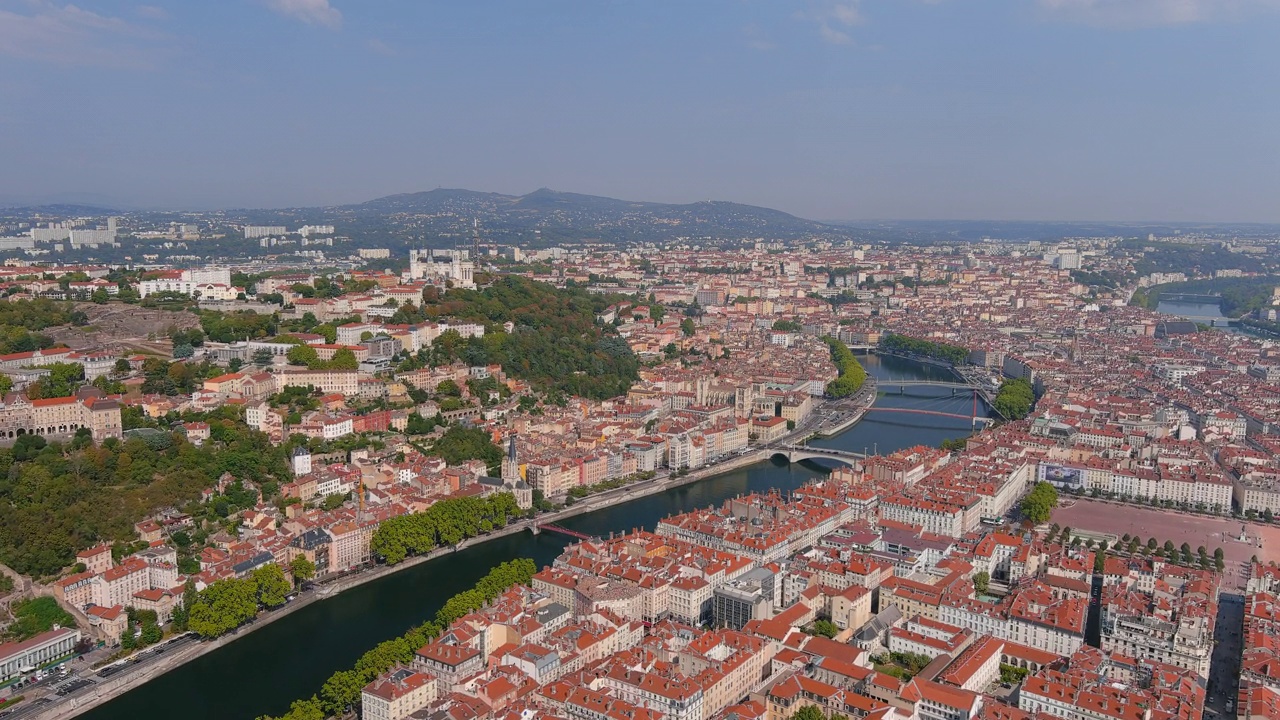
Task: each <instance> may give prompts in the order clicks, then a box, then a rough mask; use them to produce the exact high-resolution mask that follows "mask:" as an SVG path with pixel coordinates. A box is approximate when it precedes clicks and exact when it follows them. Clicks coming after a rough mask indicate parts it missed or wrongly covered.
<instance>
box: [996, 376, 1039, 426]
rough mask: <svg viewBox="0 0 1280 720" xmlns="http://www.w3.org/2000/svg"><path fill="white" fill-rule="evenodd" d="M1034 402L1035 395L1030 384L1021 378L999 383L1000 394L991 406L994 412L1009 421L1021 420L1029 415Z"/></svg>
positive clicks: (997, 394)
mask: <svg viewBox="0 0 1280 720" xmlns="http://www.w3.org/2000/svg"><path fill="white" fill-rule="evenodd" d="M1035 402H1036V393H1035V391H1034V390H1033V389H1032V388H1031V383H1029V382H1027V381H1026V380H1023V379H1022V378H1012V379H1009V380H1005V381H1004V382H1002V383H1000V392H998V393H996V398H995V400H994V401H992V403H991V406H992V407H993V408H995V411H996V412H998V413H1000V414H1001V415H1003V416H1004V417H1005V418H1007V419H1009V420H1021V419H1022V418H1024V417H1026V416H1027V415H1029V414H1030V413H1031V408H1032V406H1034V405H1035Z"/></svg>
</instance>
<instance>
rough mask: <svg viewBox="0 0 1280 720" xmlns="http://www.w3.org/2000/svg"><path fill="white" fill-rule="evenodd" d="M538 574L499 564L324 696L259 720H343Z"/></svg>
mask: <svg viewBox="0 0 1280 720" xmlns="http://www.w3.org/2000/svg"><path fill="white" fill-rule="evenodd" d="M537 570H538V567H537V565H536V564H535V563H534V562H533V561H532V560H530V559H528V558H519V559H516V560H510V561H508V562H504V563H502V564H501V565H498V566H497V567H495V568H493V569H492V570H490V571H489V573H488V574H487V575H485V576H484V577H482V578H480V580H479V582H477V583H476V584H475V587H473V588H472V589H470V590H466V591H464V592H461V593H458V594H457V595H454V596H453V597H451V598H449V600H447V601H446V602H445V603H444V605H443V606H442V607H441V608H440V609H439V610H438V611H437V612H436V616H435V619H433V620H430V621H428V622H425V623H423V624H422V625H419V626H417V627H415V628H413V629H411V630H410V631H409V632H407V633H405V634H404V635H402V636H400V637H398V638H393V639H391V640H386V641H383V642H381V643H379V644H378V645H377V646H376V647H374V648H373V649H372V650H369V651H368V652H366V653H365V654H364V655H362V656H360V659H359V660H357V661H356V664H355V666H354V667H352V668H351V669H350V670H339V671H338V672H336V673H334V674H333V675H331V676H330V677H329V679H328V680H326V681H325V683H324V685H323V686H322V687H321V688H320V692H319V693H317V694H315V695H312V696H311V697H309V698H307V699H305V700H295V701H294V702H293V704H292V705H290V706H289V711H288V712H287V713H285V714H284V715H281V716H280V717H279V718H272V717H270V716H267V715H263V716H261V717H260V718H258V720H324V718H327V717H331V716H341V715H342V714H344V713H346V712H348V710H349V708H352V707H355V706H357V705H358V704H359V702H360V692H361V690H363V689H364V687H365V686H366V685H368V684H369V683H371V682H373V680H374V678H376V677H378V676H379V675H381V674H382V673H384V672H386V671H387V670H390V669H391V668H392V667H395V666H396V665H399V664H408V663H410V662H412V661H413V657H414V653H415V652H416V651H417V650H418V649H419V648H421V647H423V646H424V645H426V644H428V643H430V642H431V641H432V640H433V639H435V638H436V637H437V636H439V635H440V633H441V632H443V631H444V629H446V628H448V627H449V625H450V623H452V622H453V621H454V620H457V619H458V618H460V617H462V616H463V615H466V614H467V613H469V612H472V611H475V610H478V609H480V608H482V607H484V605H485V604H486V603H488V602H490V601H492V600H493V599H494V598H496V597H498V596H499V595H501V594H502V593H503V592H504V591H506V590H507V589H508V588H510V587H513V586H515V585H527V584H528V583H529V581H530V580H531V579H532V578H533V575H534V573H536V572H537Z"/></svg>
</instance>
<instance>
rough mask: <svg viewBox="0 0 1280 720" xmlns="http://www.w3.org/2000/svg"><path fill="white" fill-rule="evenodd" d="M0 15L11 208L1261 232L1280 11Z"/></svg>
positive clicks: (1279, 195)
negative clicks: (439, 194)
mask: <svg viewBox="0 0 1280 720" xmlns="http://www.w3.org/2000/svg"><path fill="white" fill-rule="evenodd" d="M147 3H148V4H138V3H133V2H114V1H110V0H103V1H101V2H93V1H92V0H81V4H80V5H71V4H66V3H65V2H61V1H60V0H0V98H2V100H0V168H3V170H2V171H0V200H4V199H8V200H11V201H12V200H28V199H49V198H62V197H66V196H68V195H69V194H75V196H77V197H85V198H96V199H99V200H101V201H103V202H111V203H118V204H124V205H128V206H135V207H173V208H178V207H188V208H211V207H278V206H295V205H317V204H329V203H342V202H356V201H362V200H367V199H371V198H374V197H378V196H381V195H385V194H390V193H396V192H411V191H416V190H429V189H432V188H435V187H465V188H471V189H477V190H492V191H497V192H506V193H513V194H520V193H525V192H529V191H531V190H534V189H536V188H539V187H550V188H554V189H557V190H567V191H573V192H583V193H591V194H600V195H609V196H614V197H622V198H627V199H639V200H656V201H669V202H690V201H696V200H705V199H723V200H735V201H739V202H746V203H753V204H760V205H766V206H771V207H777V208H779V209H782V210H786V211H788V212H793V213H796V214H799V215H803V216H806V217H811V218H819V219H837V218H845V219H854V218H903V219H907V218H914V219H966V218H971V219H1029V220H1036V219H1042V220H1193V221H1272V222H1274V221H1280V93H1278V92H1277V89H1278V88H1280V0H795V1H788V0H634V1H626V2H624V1H610V0H581V1H574V2H570V1H559V0H515V1H513V2H504V1H499V0H453V1H451V2H436V1H432V0H406V1H399V0H217V1H216V2H206V1H203V0H185V1H184V2H163V1H162V0H147Z"/></svg>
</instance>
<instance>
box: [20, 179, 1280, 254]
mask: <svg viewBox="0 0 1280 720" xmlns="http://www.w3.org/2000/svg"><path fill="white" fill-rule="evenodd" d="M18 200H19V199H18V198H6V197H0V208H3V207H4V206H5V204H6V201H8V204H9V205H10V206H11V207H12V206H14V205H22V206H23V207H12V209H10V210H5V211H0V218H14V219H18V220H21V219H29V218H31V217H32V216H34V215H37V214H42V215H51V216H55V217H57V216H62V217H77V216H80V217H84V216H94V215H99V216H101V215H107V214H129V215H133V216H140V217H147V216H150V217H151V218H152V219H153V220H156V221H158V222H169V221H174V220H180V221H182V222H190V221H192V220H197V219H199V218H200V217H201V216H205V217H209V216H210V215H216V218H217V221H218V222H226V223H232V224H241V223H248V224H255V225H286V226H288V227H297V226H300V225H304V224H332V225H334V226H336V228H337V230H338V232H339V233H341V234H344V235H349V236H351V237H352V238H354V239H356V240H357V241H358V242H360V243H362V244H364V245H376V246H379V247H382V246H387V247H393V248H395V247H404V246H409V247H426V246H430V247H448V246H450V245H458V244H462V243H467V242H470V238H471V235H472V233H473V232H474V230H473V227H474V225H473V224H474V223H479V231H480V236H481V238H482V239H483V240H484V241H486V242H498V243H520V244H526V245H532V246H543V247H545V246H550V245H557V244H560V243H580V242H593V241H596V242H602V243H616V244H624V245H625V244H631V243H637V242H655V243H666V242H671V241H674V240H678V239H680V238H687V239H689V240H690V241H691V242H693V243H697V244H702V245H705V244H709V243H708V241H710V244H718V243H719V244H726V245H727V244H734V243H737V242H742V241H747V242H749V241H752V240H755V239H757V238H763V239H766V240H809V239H821V240H829V241H835V242H839V241H843V240H852V241H854V242H863V243H868V242H872V243H873V242H890V243H894V242H913V243H925V244H931V243H945V244H952V243H970V242H976V241H981V240H984V239H988V238H990V239H995V240H1006V241H1026V240H1045V241H1054V240H1056V239H1059V238H1063V237H1097V236H1104V237H1105V236H1120V237H1140V238H1141V237H1146V236H1147V235H1148V234H1155V235H1157V236H1167V235H1173V234H1177V233H1180V232H1194V233H1203V234H1206V235H1209V236H1211V237H1214V236H1221V237H1234V238H1237V239H1249V238H1258V237H1273V236H1274V235H1275V234H1276V233H1277V232H1280V226H1276V225H1258V224H1221V223H1158V222H1152V223H1140V222H1130V223H1120V222H1024V221H1000V220H993V221H975V220H936V221H924V220H883V221H870V220H863V221H826V222H818V221H814V220H806V219H804V218H799V217H796V216H795V215H791V214H788V213H785V212H782V211H780V210H773V209H770V208H764V207H757V206H754V205H743V204H740V203H733V202H723V201H704V202H696V203H687V204H675V203H657V202H639V201H634V200H618V199H616V198H609V197H601V196H598V195H583V194H580V193H570V192H560V191H556V190H548V189H546V188H542V189H539V190H535V191H533V192H531V193H528V194H526V195H503V194H501V193H492V192H478V191H475V190H461V189H444V188H440V189H436V190H429V191H426V192H415V193H403V194H398V195H388V196H386V197H381V198H377V199H376V200H369V201H368V202H362V203H356V204H351V205H335V206H328V207H302V208H278V209H231V210H220V211H217V212H216V213H202V212H198V211H196V212H181V211H167V212H161V211H145V210H137V209H134V210H127V209H125V208H126V207H127V206H122V205H121V204H116V203H112V202H111V201H110V200H109V199H108V198H105V197H102V196H90V195H88V194H84V193H80V194H66V196H65V197H56V198H55V197H50V198H46V199H43V202H39V203H34V202H29V201H28V202H26V203H20V202H18ZM55 203H56V204H55ZM112 207H115V208H119V209H117V210H110V209H109V208H112ZM122 210H123V212H122Z"/></svg>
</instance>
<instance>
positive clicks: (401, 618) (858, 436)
mask: <svg viewBox="0 0 1280 720" xmlns="http://www.w3.org/2000/svg"><path fill="white" fill-rule="evenodd" d="M860 359H861V360H862V361H863V364H864V365H865V366H866V367H867V370H868V372H869V373H870V374H872V375H874V376H875V377H877V378H879V379H881V380H895V379H896V380H943V381H954V380H955V377H954V376H953V375H952V374H951V373H950V371H948V370H945V369H942V368H936V367H932V366H929V365H923V364H921V363H916V362H913V361H910V360H902V359H897V358H881V357H877V356H869V357H864V358H860ZM885 387H886V389H887V384H886V385H885ZM892 392H893V393H895V394H882V395H881V396H880V398H878V399H877V401H876V407H888V408H907V409H924V410H933V411H940V412H949V413H955V414H959V415H968V414H969V413H970V412H971V410H972V402H973V401H972V399H971V397H970V396H969V395H968V394H967V393H963V392H961V393H960V394H959V395H956V396H953V395H952V393H951V391H950V390H947V389H942V388H908V389H907V393H906V394H905V395H899V394H896V393H897V390H896V389H892ZM979 411H980V412H981V413H982V414H984V415H985V408H983V407H982V406H981V405H980V406H979ZM969 426H970V422H969V420H967V419H959V418H948V417H940V416H934V415H920V414H907V413H880V412H874V411H873V412H871V413H870V414H869V415H868V416H867V417H866V418H864V419H863V420H862V421H861V422H859V423H858V424H857V425H855V426H854V427H852V428H850V429H849V430H847V431H845V432H844V433H842V434H840V435H838V436H836V437H833V438H827V439H823V440H818V441H815V442H814V444H815V445H822V446H825V447H834V448H840V449H845V450H853V451H857V452H862V450H863V448H867V449H872V448H874V449H876V450H878V451H879V452H881V453H889V452H893V451H895V450H898V449H901V448H904V447H911V446H913V445H930V446H934V447H936V446H937V445H938V444H939V443H941V442H942V441H943V440H945V439H948V438H955V437H964V436H966V435H968V434H969ZM826 472H827V470H826V468H824V467H823V466H822V465H820V464H818V463H817V462H803V463H798V464H796V465H791V466H788V465H786V464H785V463H781V462H777V461H774V462H762V463H759V464H756V465H752V466H750V467H747V468H744V469H741V470H737V471H734V472H728V473H724V474H722V475H717V476H714V477H711V478H708V479H706V480H702V481H700V482H697V483H693V484H690V485H685V486H681V487H677V488H673V489H671V490H668V491H666V492H662V493H657V494H654V495H649V496H646V497H642V498H637V499H636V500H632V501H630V502H627V503H624V504H620V505H615V506H613V507H610V508H605V509H602V510H598V511H596V512H592V513H588V514H584V515H579V516H576V517H573V518H568V519H566V520H564V521H563V522H562V523H561V524H563V525H564V526H566V527H569V528H572V529H574V530H579V531H582V532H587V533H593V534H602V535H604V534H608V533H609V532H611V531H628V530H631V529H632V528H647V529H652V528H653V527H654V526H655V525H656V524H657V522H658V520H660V519H661V518H663V517H665V516H667V515H670V514H672V513H678V512H684V511H687V510H690V509H693V508H697V507H706V506H708V505H714V504H719V503H720V502H721V501H723V500H725V499H726V498H729V497H733V496H735V495H739V494H742V493H747V492H752V491H764V490H768V489H770V488H778V489H781V490H791V489H794V488H796V487H798V486H799V485H801V484H803V483H804V482H806V481H808V480H810V479H812V478H815V477H819V476H821V475H823V474H825V473H826ZM568 541H569V539H568V538H565V537H563V536H560V535H556V534H552V533H542V534H540V535H537V536H533V535H530V534H527V533H519V534H515V535H510V536H507V537H502V538H497V539H495V540H491V541H488V542H484V543H481V544H478V545H474V546H471V547H468V548H466V549H464V550H461V551H459V552H457V553H455V554H452V555H447V556H444V557H441V558H438V559H435V560H432V561H429V562H425V563H422V564H420V565H417V566H414V567H411V568H407V569H405V570H404V571H402V572H399V573H395V574H393V575H389V576H387V577H384V578H381V579H379V580H376V581H373V582H369V583H366V584H364V585H361V586H359V587H355V588H352V589H350V590H347V591H346V592H344V593H342V594H340V595H337V596H335V597H332V598H329V599H327V600H324V601H321V602H317V603H313V604H311V605H308V606H306V607H304V608H302V609H300V610H298V611H296V612H294V613H291V614H290V615H288V616H287V617H284V618H281V619H280V620H278V621H276V622H273V623H271V624H269V625H266V626H264V627H262V628H261V629H258V630H256V631H254V632H252V633H249V634H247V635H246V636H245V637H243V638H241V639H239V640H237V641H235V642H232V643H230V644H228V645H226V646H225V647H222V648H220V649H218V650H215V651H213V652H210V653H208V654H206V655H203V656H201V657H198V658H196V659H195V660H192V661H191V662H189V663H187V664H185V665H183V666H181V667H178V668H175V669H174V670H172V671H170V672H168V673H166V674H164V675H161V676H160V677H158V678H156V679H154V680H152V681H151V682H149V683H146V684H144V685H142V686H140V687H138V688H136V689H134V690H132V691H131V692H128V693H125V694H124V695H121V696H120V697H118V698H116V699H114V700H112V701H110V702H108V703H105V704H103V705H101V706H99V707H97V708H95V709H93V710H90V711H89V712H87V713H85V714H84V715H82V716H80V717H83V718H85V719H86V720H132V719H133V718H138V717H181V718H184V719H186V720H227V719H236V718H250V719H251V718H256V717H258V716H259V715H262V714H280V713H283V712H284V711H286V710H287V709H288V706H289V703H290V702H291V701H292V700H294V699H296V698H301V697H307V696H310V695H311V694H313V693H315V692H317V691H318V690H319V689H320V686H321V685H322V684H323V683H324V681H325V680H326V679H327V678H328V677H329V675H331V674H332V673H333V672H334V671H335V670H340V669H344V668H349V667H351V666H352V665H353V664H354V663H355V661H356V659H357V658H359V656H360V655H361V654H363V653H364V652H365V651H366V650H368V649H369V648H371V647H373V646H374V645H376V644H377V643H379V642H381V641H382V640H386V639H388V638H391V637H394V636H396V635H399V634H401V633H403V632H404V631H405V630H407V629H408V628H409V627H411V626H413V625H416V624H419V623H422V622H423V621H424V620H427V619H428V618H430V617H432V616H434V614H435V612H436V610H437V609H438V608H439V606H440V605H441V604H442V603H443V602H444V601H445V600H446V599H448V598H449V597H450V596H452V595H454V594H456V593H458V592H461V591H462V590H466V589H468V588H470V587H471V586H472V585H474V584H475V582H476V580H478V579H479V578H480V577H481V576H483V575H484V574H485V573H486V572H488V570H489V568H490V567H492V566H494V565H496V564H498V563H500V562H503V561H505V560H508V559H511V558H514V557H531V558H533V559H534V560H535V561H536V562H537V563H538V565H539V567H541V566H544V565H549V564H550V563H551V562H552V560H554V559H555V557H556V556H557V555H559V554H560V552H561V551H562V550H563V548H564V546H565V544H566V543H567V542H568Z"/></svg>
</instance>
